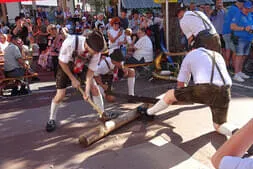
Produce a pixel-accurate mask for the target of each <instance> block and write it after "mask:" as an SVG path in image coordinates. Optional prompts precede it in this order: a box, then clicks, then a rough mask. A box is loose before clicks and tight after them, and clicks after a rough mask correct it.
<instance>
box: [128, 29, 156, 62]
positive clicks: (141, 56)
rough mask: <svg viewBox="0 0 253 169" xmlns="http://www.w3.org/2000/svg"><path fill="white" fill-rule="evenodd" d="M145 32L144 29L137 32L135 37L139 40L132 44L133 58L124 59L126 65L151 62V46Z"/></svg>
mask: <svg viewBox="0 0 253 169" xmlns="http://www.w3.org/2000/svg"><path fill="white" fill-rule="evenodd" d="M145 32H146V29H145V28H140V29H139V30H138V32H137V35H138V38H139V40H138V41H137V42H136V43H135V44H134V47H133V48H134V53H133V56H132V57H130V58H127V59H126V64H138V63H145V62H152V61H153V58H154V56H153V55H154V53H153V45H152V42H151V40H150V38H149V37H148V36H147V35H146V33H145Z"/></svg>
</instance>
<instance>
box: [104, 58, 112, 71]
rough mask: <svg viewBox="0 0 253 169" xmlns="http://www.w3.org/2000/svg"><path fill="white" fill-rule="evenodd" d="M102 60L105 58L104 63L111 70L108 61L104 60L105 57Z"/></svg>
mask: <svg viewBox="0 0 253 169" xmlns="http://www.w3.org/2000/svg"><path fill="white" fill-rule="evenodd" d="M104 60H105V63H106V65H107V67H108V69H109V70H111V67H110V65H109V63H108V61H107V60H106V58H105V59H104Z"/></svg>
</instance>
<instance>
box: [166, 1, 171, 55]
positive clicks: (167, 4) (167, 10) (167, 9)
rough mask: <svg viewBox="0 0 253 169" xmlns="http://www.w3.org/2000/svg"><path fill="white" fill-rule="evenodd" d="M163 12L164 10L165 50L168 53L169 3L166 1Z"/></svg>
mask: <svg viewBox="0 0 253 169" xmlns="http://www.w3.org/2000/svg"><path fill="white" fill-rule="evenodd" d="M165 10H166V48H167V50H168V51H170V50H169V46H170V45H169V2H168V0H166V5H165Z"/></svg>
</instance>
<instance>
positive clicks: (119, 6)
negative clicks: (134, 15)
mask: <svg viewBox="0 0 253 169" xmlns="http://www.w3.org/2000/svg"><path fill="white" fill-rule="evenodd" d="M120 3H121V2H120V0H118V16H120V8H121V4H120Z"/></svg>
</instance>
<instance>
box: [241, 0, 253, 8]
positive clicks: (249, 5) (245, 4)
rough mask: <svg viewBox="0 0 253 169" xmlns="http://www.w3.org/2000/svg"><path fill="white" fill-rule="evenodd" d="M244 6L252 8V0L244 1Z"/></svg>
mask: <svg viewBox="0 0 253 169" xmlns="http://www.w3.org/2000/svg"><path fill="white" fill-rule="evenodd" d="M243 7H244V8H252V3H251V2H250V1H246V2H244V3H243Z"/></svg>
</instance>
